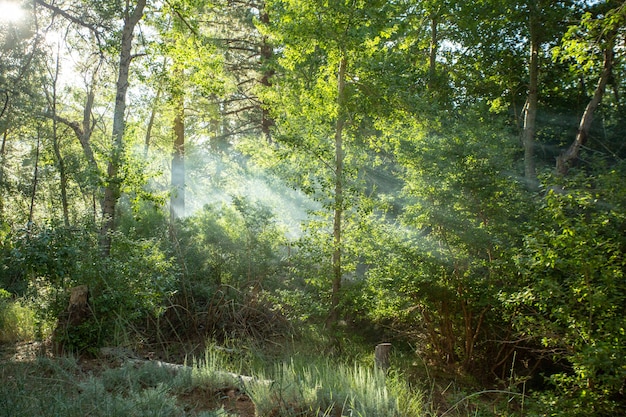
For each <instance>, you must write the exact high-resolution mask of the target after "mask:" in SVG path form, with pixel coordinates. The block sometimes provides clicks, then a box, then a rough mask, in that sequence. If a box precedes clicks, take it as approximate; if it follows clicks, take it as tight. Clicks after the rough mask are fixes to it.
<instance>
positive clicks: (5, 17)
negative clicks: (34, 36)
mask: <svg viewBox="0 0 626 417" xmlns="http://www.w3.org/2000/svg"><path fill="white" fill-rule="evenodd" d="M25 15H26V12H25V11H24V9H22V6H21V5H20V4H19V3H16V2H13V1H0V22H9V23H15V22H19V21H21V20H23V19H24V17H25Z"/></svg>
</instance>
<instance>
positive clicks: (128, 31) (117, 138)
mask: <svg viewBox="0 0 626 417" xmlns="http://www.w3.org/2000/svg"><path fill="white" fill-rule="evenodd" d="M145 6H146V0H138V1H137V5H136V6H135V9H134V10H133V11H132V13H131V12H130V10H129V5H128V3H127V6H126V11H125V16H124V27H123V29H122V42H121V45H120V46H121V48H120V60H119V69H118V77H117V84H116V94H115V108H114V111H113V132H112V136H113V137H112V139H113V148H112V149H111V156H110V160H109V166H108V169H107V181H106V186H105V189H104V200H103V204H102V228H101V229H100V249H101V250H102V254H103V255H104V256H107V257H108V256H109V255H110V253H111V232H112V231H113V230H114V228H115V208H116V206H117V201H118V200H119V198H120V189H121V178H120V177H119V175H118V171H119V168H120V164H121V158H122V154H123V152H124V131H125V122H124V116H125V113H126V92H127V91H128V78H129V72H130V63H131V60H132V55H131V49H132V46H133V32H134V30H135V26H136V25H137V23H138V22H139V20H140V19H141V17H142V15H143V9H144V7H145Z"/></svg>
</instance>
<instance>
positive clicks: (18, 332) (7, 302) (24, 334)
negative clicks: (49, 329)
mask: <svg viewBox="0 0 626 417" xmlns="http://www.w3.org/2000/svg"><path fill="white" fill-rule="evenodd" d="M8 295H9V294H8V293H7V292H6V291H3V290H2V289H0V343H13V342H21V341H31V340H34V339H35V336H36V332H37V321H36V319H35V310H34V309H32V308H31V307H30V306H29V305H28V303H26V302H25V301H24V300H20V299H11V298H9V296H8Z"/></svg>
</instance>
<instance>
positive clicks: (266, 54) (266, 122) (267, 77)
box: [259, 11, 274, 143]
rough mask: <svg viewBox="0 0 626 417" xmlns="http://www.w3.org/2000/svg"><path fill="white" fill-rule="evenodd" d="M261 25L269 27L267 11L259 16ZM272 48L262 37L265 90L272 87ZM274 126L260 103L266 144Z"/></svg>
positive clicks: (270, 138) (265, 108) (267, 111)
mask: <svg viewBox="0 0 626 417" xmlns="http://www.w3.org/2000/svg"><path fill="white" fill-rule="evenodd" d="M259 20H260V21H261V23H262V24H264V25H269V23H270V17H269V14H268V13H267V11H263V12H261V16H260V18H259ZM272 54H273V48H272V45H270V44H269V42H268V38H267V36H263V39H262V40H261V70H262V76H261V85H262V86H263V87H265V88H269V87H271V86H272V77H273V76H274V70H273V69H271V68H270V67H269V66H268V65H269V63H270V61H271V59H272ZM272 126H274V120H273V119H272V117H271V116H270V112H269V109H268V108H267V107H266V106H265V105H264V104H263V103H262V104H261V131H262V132H263V135H264V136H265V139H266V140H267V141H268V143H271V142H272V135H271V131H270V130H271V128H272Z"/></svg>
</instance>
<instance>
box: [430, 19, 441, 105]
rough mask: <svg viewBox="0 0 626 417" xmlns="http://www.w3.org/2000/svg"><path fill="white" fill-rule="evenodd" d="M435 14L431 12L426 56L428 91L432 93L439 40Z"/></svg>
mask: <svg viewBox="0 0 626 417" xmlns="http://www.w3.org/2000/svg"><path fill="white" fill-rule="evenodd" d="M437 28H438V22H437V16H436V15H435V14H433V15H432V16H431V18H430V51H429V58H428V91H429V92H430V94H431V95H432V94H433V93H434V92H435V89H436V77H437V49H438V46H439V40H438V38H437V36H438V35H437Z"/></svg>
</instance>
